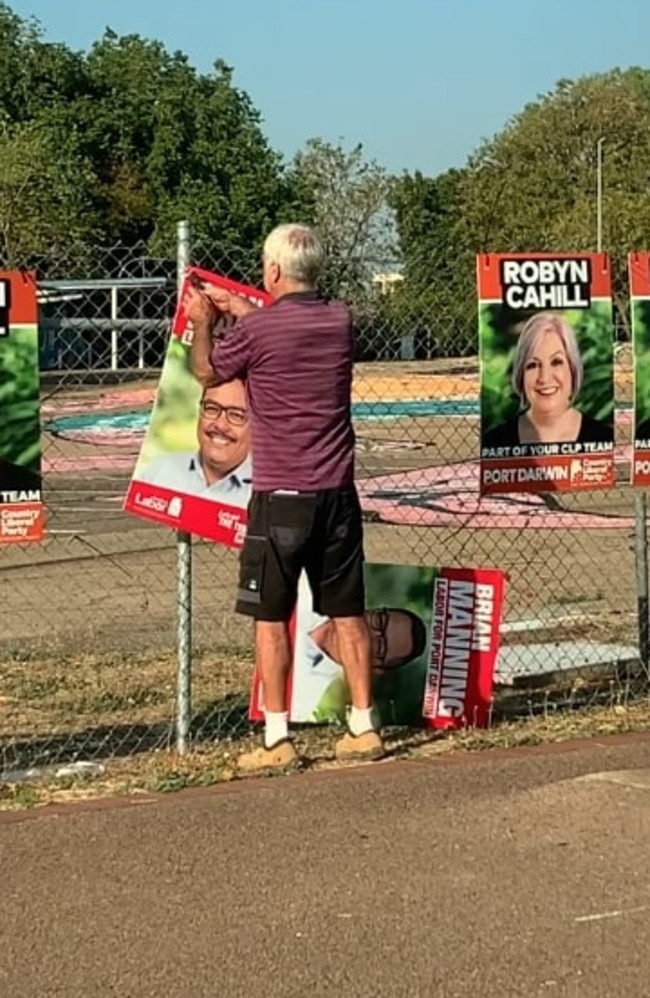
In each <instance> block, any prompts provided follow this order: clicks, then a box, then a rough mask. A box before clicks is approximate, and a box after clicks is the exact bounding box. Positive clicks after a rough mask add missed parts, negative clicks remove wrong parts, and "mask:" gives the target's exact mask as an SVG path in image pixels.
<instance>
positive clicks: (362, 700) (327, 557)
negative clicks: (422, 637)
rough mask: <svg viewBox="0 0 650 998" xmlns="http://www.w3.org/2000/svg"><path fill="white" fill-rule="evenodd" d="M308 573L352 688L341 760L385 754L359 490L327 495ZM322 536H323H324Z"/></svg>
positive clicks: (317, 606) (339, 747) (338, 751)
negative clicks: (376, 704) (375, 710)
mask: <svg viewBox="0 0 650 998" xmlns="http://www.w3.org/2000/svg"><path fill="white" fill-rule="evenodd" d="M320 514H321V516H320V520H319V523H318V527H319V531H318V533H317V537H318V545H319V550H317V551H316V552H313V557H312V558H311V559H310V562H309V565H308V568H307V572H308V575H309V576H310V582H311V585H312V591H313V593H314V604H315V609H316V610H317V611H318V612H320V613H322V614H324V615H325V616H329V617H330V619H331V621H332V624H333V625H334V629H335V643H336V647H337V652H338V657H337V660H338V662H339V663H340V665H341V666H342V668H343V671H344V673H345V678H346V680H347V684H348V687H349V690H350V700H351V709H350V714H349V717H348V734H346V735H344V737H343V738H341V739H340V740H339V742H338V743H337V745H336V756H337V758H338V759H378V758H381V757H382V756H383V755H384V754H385V752H384V746H383V742H382V739H381V735H380V733H379V732H378V731H377V730H376V728H375V725H374V720H373V716H372V643H371V637H370V631H369V628H368V625H367V623H366V618H365V615H364V613H365V591H364V582H363V527H362V521H361V507H360V504H359V500H358V497H357V494H356V492H355V491H354V490H352V489H350V490H341V491H340V492H339V493H338V494H337V493H330V494H324V495H323V498H322V502H321V508H320ZM319 535H320V536H319Z"/></svg>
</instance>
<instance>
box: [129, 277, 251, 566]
mask: <svg viewBox="0 0 650 998" xmlns="http://www.w3.org/2000/svg"><path fill="white" fill-rule="evenodd" d="M197 279H198V280H200V281H205V282H207V283H210V284H213V285H216V286H217V287H222V288H226V289H227V290H229V291H233V292H235V293H237V294H241V295H243V296H244V297H246V298H248V299H249V300H250V301H252V302H253V303H254V304H256V305H258V306H260V307H262V306H264V305H268V304H269V302H270V297H269V295H267V294H266V292H264V291H258V290H257V289H256V288H253V287H250V286H248V285H244V284H239V283H237V282H235V281H232V280H230V279H229V278H226V277H222V276H220V275H218V274H213V273H211V272H210V271H206V270H201V269H199V268H197V267H191V268H189V270H188V273H187V276H186V277H185V280H184V282H183V286H182V288H181V293H180V296H179V303H178V307H177V310H176V315H175V316H174V320H173V323H172V330H171V337H170V341H169V345H168V348H167V354H166V357H165V362H164V364H163V369H162V373H161V377H160V382H159V385H158V390H157V392H156V398H155V400H154V405H153V408H152V412H151V418H150V420H149V425H148V427H147V432H146V435H145V438H144V440H143V442H142V447H141V449H140V454H139V457H138V461H137V464H136V466H135V469H134V471H133V477H132V480H131V483H130V485H129V488H128V491H127V494H126V498H125V500H124V509H125V510H126V511H127V512H129V513H133V514H135V515H136V516H141V517H144V518H145V519H147V520H154V521H156V522H157V523H162V524H164V525H166V526H168V527H173V528H175V529H177V530H183V531H186V532H187V533H190V534H196V535H198V536H200V537H205V538H207V539H209V540H212V541H217V542H219V543H222V544H225V545H227V546H229V547H240V546H241V544H242V542H243V538H244V534H245V530H246V507H247V505H248V500H249V498H250V492H251V455H250V425H249V420H248V412H247V402H246V389H245V386H244V383H243V382H242V381H239V380H236V381H231V382H228V383H227V384H223V385H217V386H215V387H212V388H207V389H205V390H203V389H202V387H201V386H200V385H199V383H198V382H197V381H196V379H195V378H194V376H193V374H192V371H191V367H190V346H191V343H192V326H191V323H190V322H189V321H188V319H187V314H186V310H185V301H186V296H187V293H188V289H189V287H190V286H191V284H192V283H193V282H194V281H195V280H197ZM220 321H224V320H220Z"/></svg>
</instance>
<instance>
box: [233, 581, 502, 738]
mask: <svg viewBox="0 0 650 998" xmlns="http://www.w3.org/2000/svg"><path fill="white" fill-rule="evenodd" d="M365 581H366V619H367V621H368V626H369V628H370V633H371V638H372V655H373V702H374V706H375V710H376V713H377V715H378V719H379V720H380V722H381V724H382V725H408V726H414V727H422V726H427V727H433V728H457V727H462V726H466V725H472V726H476V727H483V726H485V725H486V723H487V720H488V714H489V707H490V702H491V698H492V685H493V679H494V670H495V667H496V659H497V653H498V647H499V632H500V625H501V614H502V607H503V591H504V575H503V573H502V572H499V571H496V570H492V569H460V568H431V567H426V566H421V565H387V564H374V563H366V565H365ZM292 648H293V652H292V658H293V665H292V669H291V675H290V678H289V684H288V702H289V719H290V720H291V721H292V722H294V723H313V724H319V723H333V722H342V721H344V720H345V717H346V713H347V709H348V706H349V703H350V698H349V692H348V687H347V683H346V681H345V676H344V672H343V668H342V666H341V664H340V662H339V661H338V658H337V657H338V651H337V641H336V632H335V628H334V625H333V623H332V621H331V620H330V619H329V618H327V617H325V616H323V615H321V614H318V613H316V612H315V611H314V608H313V600H312V594H311V591H310V588H309V584H308V582H307V580H306V578H305V577H304V576H303V577H302V578H301V580H300V587H299V594H298V604H297V608H296V613H295V616H294V620H293V621H292ZM250 716H251V718H252V719H253V720H262V718H263V691H262V688H261V685H260V682H259V679H258V677H257V676H255V677H254V679H253V689H252V694H251V707H250Z"/></svg>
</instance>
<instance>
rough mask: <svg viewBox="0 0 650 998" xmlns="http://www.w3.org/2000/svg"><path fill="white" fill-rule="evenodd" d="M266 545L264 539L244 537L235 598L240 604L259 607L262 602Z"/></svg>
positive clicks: (248, 535) (266, 553)
mask: <svg viewBox="0 0 650 998" xmlns="http://www.w3.org/2000/svg"><path fill="white" fill-rule="evenodd" d="M268 544H269V542H268V540H267V539H266V537H255V536H251V535H250V534H247V536H246V539H245V541H244V546H243V547H242V549H241V554H240V556H239V591H238V593H237V598H238V601H239V602H240V603H246V604H248V605H249V606H259V604H260V603H261V602H262V594H263V590H264V578H265V575H266V568H267V562H268Z"/></svg>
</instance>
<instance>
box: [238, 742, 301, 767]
mask: <svg viewBox="0 0 650 998" xmlns="http://www.w3.org/2000/svg"><path fill="white" fill-rule="evenodd" d="M301 765H302V762H301V759H300V756H299V755H298V753H297V752H296V750H295V748H294V744H293V742H292V741H291V740H290V739H289V738H283V739H282V741H281V742H277V744H276V745H274V746H273V747H272V748H269V749H267V748H265V747H264V746H262V748H257V749H254V750H253V751H252V752H245V753H244V754H243V755H240V757H239V759H238V760H237V771H238V773H239V775H240V776H274V775H278V774H282V773H291V772H293V770H295V769H299V768H300V766H301Z"/></svg>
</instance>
